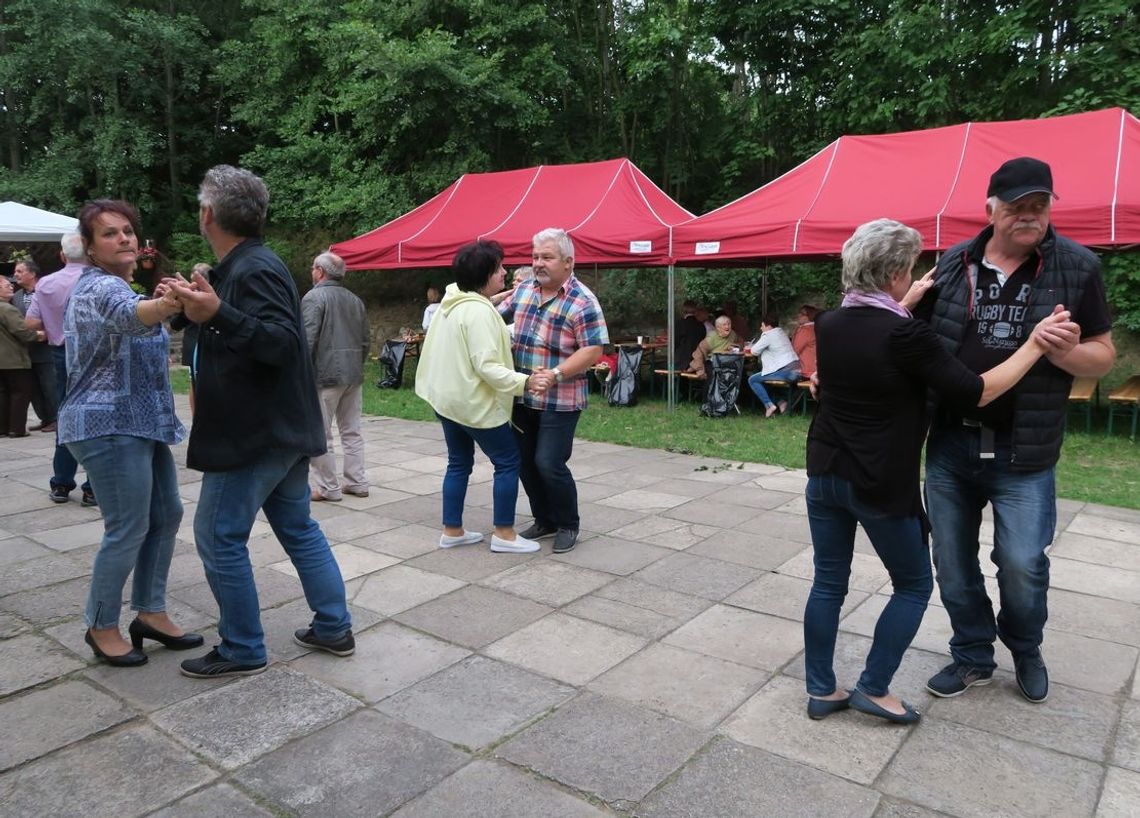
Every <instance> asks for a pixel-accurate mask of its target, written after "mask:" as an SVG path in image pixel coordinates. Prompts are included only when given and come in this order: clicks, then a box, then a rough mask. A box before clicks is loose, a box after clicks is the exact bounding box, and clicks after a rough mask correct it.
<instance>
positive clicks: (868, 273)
mask: <svg viewBox="0 0 1140 818" xmlns="http://www.w3.org/2000/svg"><path fill="white" fill-rule="evenodd" d="M921 252H922V235H921V234H920V233H919V232H918V231H917V230H915V229H914V228H913V227H907V226H906V225H905V224H902V223H901V222H896V221H894V220H893V219H876V220H875V221H873V222H867V223H866V224H861V225H859V227H857V228H855V232H854V233H852V234H851V238H849V239H848V240H847V241H845V242H843V254H842V257H843V276H842V278H841V281H842V284H843V289H844V291H847V290H862V291H864V292H871V291H874V290H883V289H884V288H886V286H887V285H888V284H889V283H890V281H891V279H892V278H894V277H895V276H897V275H898V274H899V273H900V272H902V271H906V270H909V269H910V268H911V267H912V266H913V265H914V262H915V260H916V259H917V258H918V254H919V253H921Z"/></svg>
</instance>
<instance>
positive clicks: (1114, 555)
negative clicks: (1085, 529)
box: [1049, 531, 1140, 571]
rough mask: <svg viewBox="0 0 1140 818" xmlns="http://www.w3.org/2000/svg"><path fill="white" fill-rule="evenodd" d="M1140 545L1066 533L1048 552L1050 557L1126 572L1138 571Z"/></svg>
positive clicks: (1139, 566)
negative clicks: (1120, 569)
mask: <svg viewBox="0 0 1140 818" xmlns="http://www.w3.org/2000/svg"><path fill="white" fill-rule="evenodd" d="M1138 546H1140V543H1122V542H1117V541H1116V540H1106V539H1103V538H1101V537H1093V536H1090V535H1088V534H1077V533H1075V532H1072V531H1066V532H1065V533H1063V534H1061V536H1059V537H1058V538H1057V541H1056V542H1055V543H1054V544H1053V547H1052V548H1051V549H1050V550H1049V556H1051V557H1064V558H1065V559H1070V560H1079V561H1080V562H1090V563H1093V564H1095V565H1107V566H1109V567H1110V568H1123V569H1124V570H1126V571H1140V547H1138Z"/></svg>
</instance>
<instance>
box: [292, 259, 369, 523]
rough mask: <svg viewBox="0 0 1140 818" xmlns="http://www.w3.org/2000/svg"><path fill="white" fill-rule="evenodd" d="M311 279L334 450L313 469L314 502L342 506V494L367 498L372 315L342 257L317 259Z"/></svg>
mask: <svg viewBox="0 0 1140 818" xmlns="http://www.w3.org/2000/svg"><path fill="white" fill-rule="evenodd" d="M311 273H312V278H313V289H311V290H309V291H308V292H307V293H305V297H304V298H302V299H301V314H302V315H303V316H304V319H305V337H306V339H307V340H308V342H309V355H310V356H311V357H312V360H313V367H314V369H315V370H316V373H317V388H318V389H320V396H321V416H322V417H323V418H324V422H325V447H326V448H327V449H328V451H326V452H325V453H324V454H322V455H320V456H319V457H314V458H313V459H312V460H311V461H310V463H309V479H310V482H311V483H312V486H311V488H312V499H313V500H314V501H320V500H332V501H334V502H337V501H339V500H340V499H341V497H342V494H352V495H355V496H357V497H367V496H368V478H366V477H365V476H364V438H363V437H361V435H360V408H361V386H362V385H363V384H364V362H365V361H366V360H368V350H369V347H370V344H371V340H372V332H371V327H370V326H369V324H368V312H367V311H366V310H365V309H364V302H363V301H361V300H360V298H359V297H358V296H356V295H355V294H354V293H352V292H350V291H349V290H348V289H347V288H346V287H345V286H344V275H345V269H344V260H343V259H341V257H340V256H338V255H336V254H334V253H321V254H320V255H319V256H317V257H316V258H315V259H313V267H312V270H311ZM333 418H336V427H337V430H338V431H339V432H340V445H341V448H343V449H344V480H345V482H344V483H341V482H340V481H339V480H338V478H337V475H336V454H335V453H334V452H333V437H332V422H333Z"/></svg>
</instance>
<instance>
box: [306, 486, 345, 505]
mask: <svg viewBox="0 0 1140 818" xmlns="http://www.w3.org/2000/svg"><path fill="white" fill-rule="evenodd" d="M309 499H310V500H312V501H313V502H314V503H326V502H327V503H339V502H340V500H341V498H340V497H325V496H324V495H323V494H321V493H320V492H319V491H317V490H316V489H313V493H312V494H310V495H309Z"/></svg>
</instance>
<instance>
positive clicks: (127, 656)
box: [83, 630, 146, 667]
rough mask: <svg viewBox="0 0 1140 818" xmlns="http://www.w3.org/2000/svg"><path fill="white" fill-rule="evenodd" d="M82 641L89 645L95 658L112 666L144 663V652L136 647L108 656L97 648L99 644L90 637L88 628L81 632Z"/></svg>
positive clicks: (134, 665) (136, 665)
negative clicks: (119, 654)
mask: <svg viewBox="0 0 1140 818" xmlns="http://www.w3.org/2000/svg"><path fill="white" fill-rule="evenodd" d="M83 641H84V642H86V643H87V644H88V645H90V646H91V651H92V653H94V654H95V658H96V659H102V660H103V661H104V662H106V663H107V664H109V665H111V666H112V667H138V666H139V665H145V664H146V654H145V653H143V652H142V651H141V650H139V649H138V648H137V647H135V648H132V649H131V651H130V652H129V653H124V654H123V655H122V656H108V655H107V654H106V653H104V652H103V651H101V650H99V646H98V645H96V644H95V640H94V639H92V638H91V631H90V630H88V631H87V633H85V634H83Z"/></svg>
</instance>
